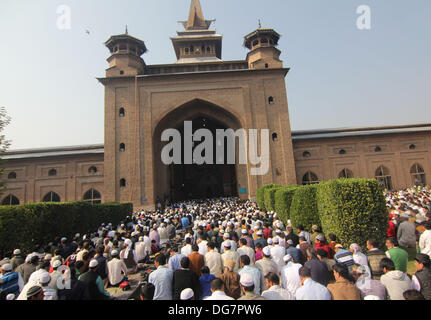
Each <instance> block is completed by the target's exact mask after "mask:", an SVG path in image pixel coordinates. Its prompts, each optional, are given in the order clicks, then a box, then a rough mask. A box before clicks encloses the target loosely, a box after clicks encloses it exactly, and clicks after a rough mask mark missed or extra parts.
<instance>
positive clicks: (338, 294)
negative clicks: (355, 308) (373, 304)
mask: <svg viewBox="0 0 431 320" xmlns="http://www.w3.org/2000/svg"><path fill="white" fill-rule="evenodd" d="M333 270H334V278H335V283H331V284H329V285H328V290H329V292H331V295H332V299H333V300H361V291H360V290H359V289H358V287H356V286H355V285H354V284H353V283H352V282H350V280H349V278H350V275H349V269H348V268H347V266H346V265H345V264H341V263H337V264H336V265H334V266H333Z"/></svg>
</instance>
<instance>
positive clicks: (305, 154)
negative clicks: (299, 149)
mask: <svg viewBox="0 0 431 320" xmlns="http://www.w3.org/2000/svg"><path fill="white" fill-rule="evenodd" d="M302 156H303V157H304V158H310V157H311V153H310V152H308V151H304V152H303V153H302Z"/></svg>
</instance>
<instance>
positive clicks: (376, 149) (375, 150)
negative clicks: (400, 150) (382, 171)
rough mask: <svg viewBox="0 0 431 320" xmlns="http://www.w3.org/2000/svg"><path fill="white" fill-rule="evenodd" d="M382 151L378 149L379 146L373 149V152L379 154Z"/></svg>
mask: <svg viewBox="0 0 431 320" xmlns="http://www.w3.org/2000/svg"><path fill="white" fill-rule="evenodd" d="M381 151H382V148H380V147H379V146H377V147H376V148H375V149H374V152H381Z"/></svg>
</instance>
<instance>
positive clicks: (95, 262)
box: [89, 259, 99, 268]
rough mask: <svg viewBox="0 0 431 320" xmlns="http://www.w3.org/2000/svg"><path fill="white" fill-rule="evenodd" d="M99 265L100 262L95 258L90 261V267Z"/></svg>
mask: <svg viewBox="0 0 431 320" xmlns="http://www.w3.org/2000/svg"><path fill="white" fill-rule="evenodd" d="M98 265H99V262H97V260H96V259H93V260H91V261H90V265H89V267H90V268H95V267H97V266H98Z"/></svg>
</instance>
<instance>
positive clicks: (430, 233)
mask: <svg viewBox="0 0 431 320" xmlns="http://www.w3.org/2000/svg"><path fill="white" fill-rule="evenodd" d="M428 214H429V213H428ZM425 229H426V230H425V231H424V233H422V234H421V236H420V238H419V249H420V250H421V253H424V254H427V255H428V256H430V257H431V221H427V222H425Z"/></svg>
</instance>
